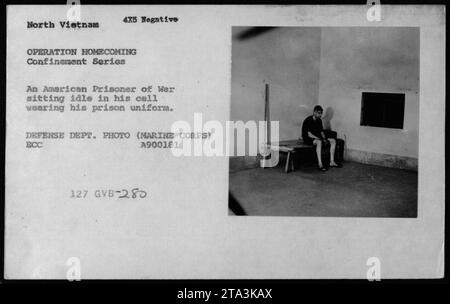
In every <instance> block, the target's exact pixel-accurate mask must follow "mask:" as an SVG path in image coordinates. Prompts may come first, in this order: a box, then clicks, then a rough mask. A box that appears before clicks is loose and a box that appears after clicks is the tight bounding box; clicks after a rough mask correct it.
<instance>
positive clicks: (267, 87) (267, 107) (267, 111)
mask: <svg viewBox="0 0 450 304" xmlns="http://www.w3.org/2000/svg"><path fill="white" fill-rule="evenodd" d="M264 116H265V117H264V119H265V121H266V126H267V127H266V143H267V144H270V102H269V84H268V83H266V96H265V114H264Z"/></svg>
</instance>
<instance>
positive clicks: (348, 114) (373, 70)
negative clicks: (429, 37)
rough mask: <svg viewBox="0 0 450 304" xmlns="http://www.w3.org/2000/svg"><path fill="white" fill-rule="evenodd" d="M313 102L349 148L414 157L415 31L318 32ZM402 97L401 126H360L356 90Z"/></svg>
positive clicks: (416, 110) (416, 126)
mask: <svg viewBox="0 0 450 304" xmlns="http://www.w3.org/2000/svg"><path fill="white" fill-rule="evenodd" d="M321 37H322V41H321V63H320V85H319V100H318V102H319V103H320V104H321V105H323V106H324V108H329V109H330V110H331V111H330V112H331V113H332V114H333V115H332V119H331V120H330V121H329V122H328V120H327V119H325V124H330V125H331V127H332V128H333V129H335V130H336V131H338V132H339V133H340V134H341V135H342V134H345V135H346V138H347V148H348V149H350V150H358V151H367V152H372V153H380V154H388V155H396V156H405V157H412V158H417V157H418V146H419V145H418V130H419V124H418V123H419V29H418V28H383V27H374V28H370V27H366V28H363V27H353V28H352V27H342V28H331V27H330V28H322V35H321ZM364 91H366V92H388V93H405V94H406V95H405V117H404V128H403V130H400V129H389V128H378V127H367V126H360V115H361V93H362V92H364Z"/></svg>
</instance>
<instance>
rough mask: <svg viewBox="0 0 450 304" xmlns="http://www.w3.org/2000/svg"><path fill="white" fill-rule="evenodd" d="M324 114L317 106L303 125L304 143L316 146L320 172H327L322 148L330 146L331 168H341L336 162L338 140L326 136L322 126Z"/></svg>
mask: <svg viewBox="0 0 450 304" xmlns="http://www.w3.org/2000/svg"><path fill="white" fill-rule="evenodd" d="M322 113H323V109H322V107H321V106H319V105H317V106H315V107H314V112H313V115H310V116H308V117H306V118H305V120H304V121H303V125H302V138H303V142H304V143H306V144H312V145H315V146H316V154H317V160H318V163H319V170H321V171H326V170H327V169H326V168H325V167H324V166H323V164H322V147H326V146H328V145H330V167H337V168H340V165H338V164H337V163H336V162H335V161H334V151H335V150H336V140H335V139H334V138H327V137H326V136H325V133H324V130H323V126H322V119H320V118H321V117H322Z"/></svg>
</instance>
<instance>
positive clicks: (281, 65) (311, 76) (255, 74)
mask: <svg viewBox="0 0 450 304" xmlns="http://www.w3.org/2000/svg"><path fill="white" fill-rule="evenodd" d="M248 29H249V28H243V27H235V28H233V43H232V54H233V58H232V70H231V73H232V77H231V81H232V83H231V100H232V102H231V112H230V117H231V120H235V121H236V120H243V121H248V120H255V121H262V120H264V82H266V83H268V84H269V85H270V94H269V95H270V112H271V113H270V114H271V120H278V121H280V139H292V138H299V136H300V128H301V123H302V122H303V119H304V118H305V117H306V116H307V115H309V114H310V113H311V112H312V108H313V106H314V105H315V104H316V103H317V100H318V90H319V68H320V40H321V39H320V28H317V27H316V28H307V27H303V28H300V27H296V28H289V27H284V28H276V29H274V30H271V31H268V32H266V33H263V34H261V35H258V36H255V37H252V38H249V39H246V40H239V39H237V36H238V35H239V33H242V32H244V31H246V30H248Z"/></svg>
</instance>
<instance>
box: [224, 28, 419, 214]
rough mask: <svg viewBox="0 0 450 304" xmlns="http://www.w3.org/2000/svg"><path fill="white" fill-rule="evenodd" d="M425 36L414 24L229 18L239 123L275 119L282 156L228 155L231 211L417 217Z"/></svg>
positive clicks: (234, 115)
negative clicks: (269, 162) (233, 22)
mask: <svg viewBox="0 0 450 304" xmlns="http://www.w3.org/2000/svg"><path fill="white" fill-rule="evenodd" d="M419 43H420V31H419V28H418V27H261V26H259V27H233V30H232V70H231V102H230V104H231V110H230V117H231V120H234V121H243V122H248V121H261V120H264V121H267V122H269V121H277V122H278V123H279V136H278V137H279V140H278V141H276V142H270V144H269V146H270V150H271V151H272V152H273V151H276V152H277V153H279V161H278V165H277V166H275V167H269V168H268V167H266V166H265V165H264V162H263V161H261V159H262V158H263V157H262V156H261V155H256V156H248V155H245V156H234V157H230V174H229V192H230V194H229V196H230V198H229V207H230V215H249V216H252V215H254V216H319V217H398V218H415V217H417V209H418V208H417V191H418V148H419V103H420V100H419V94H420V91H419V90H420V88H419V64H420V62H419V58H420V54H419V53H420V52H419ZM260 132H261V130H260ZM262 132H264V130H262ZM272 132H273V130H272ZM247 139H248V138H247ZM247 142H248V141H247Z"/></svg>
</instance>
